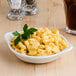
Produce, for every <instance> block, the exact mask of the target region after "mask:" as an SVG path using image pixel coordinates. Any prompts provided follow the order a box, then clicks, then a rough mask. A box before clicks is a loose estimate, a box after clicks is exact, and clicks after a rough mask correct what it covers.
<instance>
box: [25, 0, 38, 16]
mask: <svg viewBox="0 0 76 76" xmlns="http://www.w3.org/2000/svg"><path fill="white" fill-rule="evenodd" d="M37 12H38V8H37V4H36V1H35V0H25V14H27V15H33V14H36V13H37Z"/></svg>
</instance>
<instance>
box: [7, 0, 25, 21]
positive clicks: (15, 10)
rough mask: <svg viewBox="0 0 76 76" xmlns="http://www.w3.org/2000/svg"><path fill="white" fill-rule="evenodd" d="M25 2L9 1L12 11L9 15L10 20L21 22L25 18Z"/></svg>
mask: <svg viewBox="0 0 76 76" xmlns="http://www.w3.org/2000/svg"><path fill="white" fill-rule="evenodd" d="M23 1H24V0H8V3H9V6H10V10H9V13H8V18H9V19H11V20H21V19H23V17H24V16H25V11H24V9H23Z"/></svg>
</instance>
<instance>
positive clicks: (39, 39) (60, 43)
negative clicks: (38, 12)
mask: <svg viewBox="0 0 76 76" xmlns="http://www.w3.org/2000/svg"><path fill="white" fill-rule="evenodd" d="M13 35H14V37H13V38H12V40H11V42H10V45H11V47H12V48H13V49H14V50H15V51H17V52H18V53H21V54H24V55H29V56H48V55H53V54H56V53H59V52H61V51H62V50H64V49H65V48H68V44H67V43H66V42H65V40H64V39H63V38H62V37H61V36H60V33H59V30H57V29H53V30H49V29H48V28H28V26H27V24H25V25H24V27H23V32H22V33H18V32H17V31H16V32H13Z"/></svg>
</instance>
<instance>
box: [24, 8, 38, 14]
mask: <svg viewBox="0 0 76 76" xmlns="http://www.w3.org/2000/svg"><path fill="white" fill-rule="evenodd" d="M38 11H39V10H38V8H35V9H34V10H32V11H28V10H25V15H34V14H37V13H38Z"/></svg>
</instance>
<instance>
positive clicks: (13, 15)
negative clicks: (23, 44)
mask: <svg viewBox="0 0 76 76" xmlns="http://www.w3.org/2000/svg"><path fill="white" fill-rule="evenodd" d="M17 12H18V11H17ZM24 16H25V11H20V12H19V13H18V14H16V13H13V12H12V11H9V13H8V18H9V19H11V20H22V19H23V18H24Z"/></svg>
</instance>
